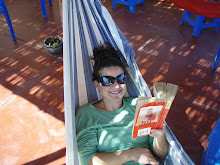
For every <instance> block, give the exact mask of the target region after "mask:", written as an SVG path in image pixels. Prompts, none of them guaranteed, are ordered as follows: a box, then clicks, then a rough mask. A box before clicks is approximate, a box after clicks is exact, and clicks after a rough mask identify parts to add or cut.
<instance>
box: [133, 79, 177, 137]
mask: <svg viewBox="0 0 220 165" xmlns="http://www.w3.org/2000/svg"><path fill="white" fill-rule="evenodd" d="M178 90H179V86H178V85H175V84H171V83H165V82H156V83H154V84H153V93H154V97H143V96H140V97H138V101H137V105H136V111H135V116H134V123H133V131H132V138H137V137H140V136H145V135H149V134H151V129H161V128H162V126H163V123H164V121H165V119H166V117H167V114H168V112H169V109H170V108H171V104H172V102H173V100H174V98H175V96H176V94H177V92H178Z"/></svg>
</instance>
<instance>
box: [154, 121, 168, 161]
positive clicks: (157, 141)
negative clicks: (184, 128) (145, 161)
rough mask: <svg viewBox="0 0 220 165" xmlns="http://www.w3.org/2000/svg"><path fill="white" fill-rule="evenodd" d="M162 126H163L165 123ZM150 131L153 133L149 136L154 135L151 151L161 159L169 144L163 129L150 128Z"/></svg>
mask: <svg viewBox="0 0 220 165" xmlns="http://www.w3.org/2000/svg"><path fill="white" fill-rule="evenodd" d="M163 127H165V125H164V126H163ZM151 131H152V132H153V133H152V134H151V135H150V136H153V137H154V142H153V152H154V154H155V155H156V156H157V157H158V158H160V159H163V158H164V157H165V156H166V154H167V151H168V146H169V144H168V142H167V139H166V135H165V133H164V131H163V129H161V130H158V129H152V130H151Z"/></svg>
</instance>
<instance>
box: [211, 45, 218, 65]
mask: <svg viewBox="0 0 220 165" xmlns="http://www.w3.org/2000/svg"><path fill="white" fill-rule="evenodd" d="M219 56H220V47H219V49H218V52H217V54H216V56H215V61H214V64H213V65H212V69H216V68H217V64H218V60H219Z"/></svg>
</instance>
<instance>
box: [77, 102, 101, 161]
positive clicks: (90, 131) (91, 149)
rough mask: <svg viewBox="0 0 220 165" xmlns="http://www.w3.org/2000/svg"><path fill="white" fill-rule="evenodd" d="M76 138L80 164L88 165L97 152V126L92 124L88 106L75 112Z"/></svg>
mask: <svg viewBox="0 0 220 165" xmlns="http://www.w3.org/2000/svg"><path fill="white" fill-rule="evenodd" d="M76 134H77V136H76V138H77V145H78V152H79V158H80V162H81V165H88V164H89V162H90V161H91V159H92V158H93V157H94V155H95V154H96V152H97V144H98V141H97V128H96V127H95V126H94V125H93V121H92V116H91V114H90V113H89V109H88V106H83V107H81V108H80V109H78V111H77V114H76Z"/></svg>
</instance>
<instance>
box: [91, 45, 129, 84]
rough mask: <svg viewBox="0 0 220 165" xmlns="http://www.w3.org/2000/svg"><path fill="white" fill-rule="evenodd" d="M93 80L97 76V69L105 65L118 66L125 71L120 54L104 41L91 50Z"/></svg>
mask: <svg viewBox="0 0 220 165" xmlns="http://www.w3.org/2000/svg"><path fill="white" fill-rule="evenodd" d="M93 60H94V62H95V64H94V66H93V80H97V78H98V77H99V71H100V70H101V69H103V68H106V67H111V66H119V67H121V68H122V70H123V71H124V72H125V71H126V67H125V65H124V63H123V62H122V60H121V58H120V54H119V52H118V51H117V50H115V49H114V48H113V47H112V46H111V45H110V44H108V43H106V44H104V45H101V46H100V47H98V48H95V49H94V50H93Z"/></svg>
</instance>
